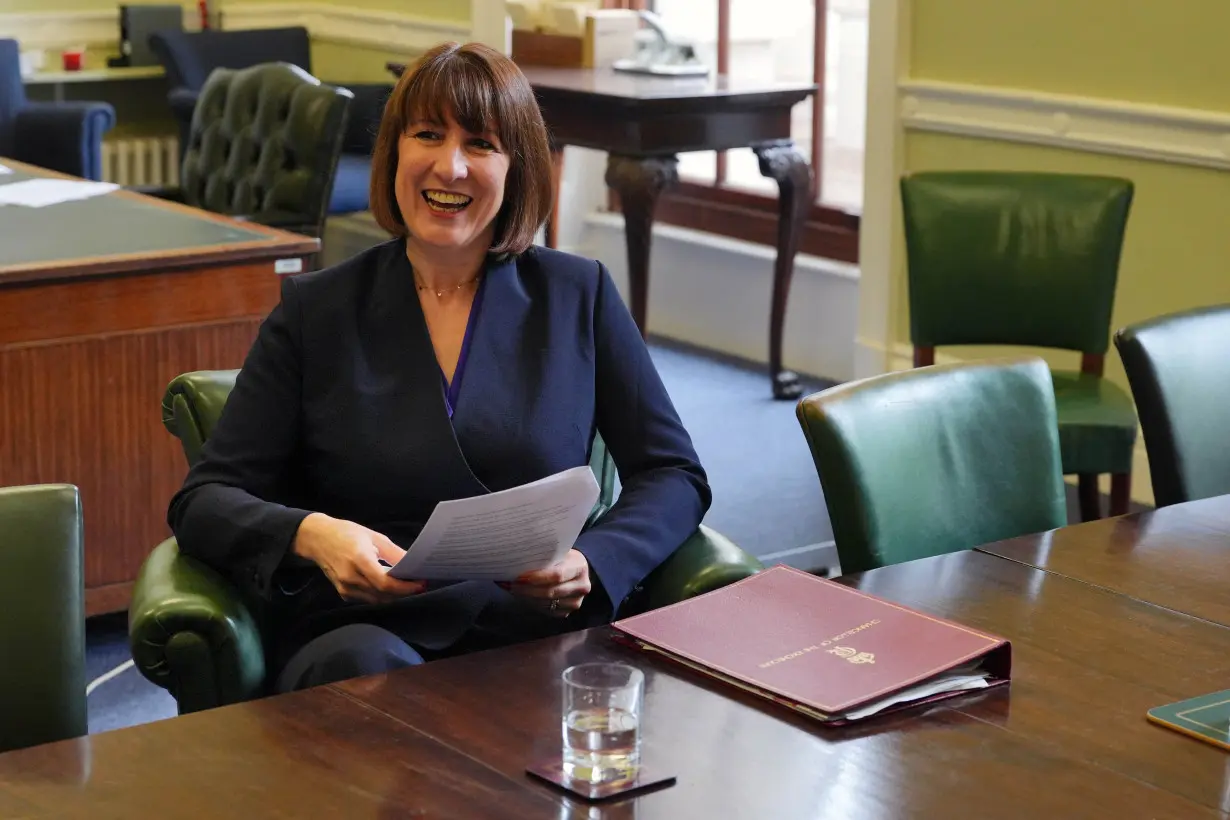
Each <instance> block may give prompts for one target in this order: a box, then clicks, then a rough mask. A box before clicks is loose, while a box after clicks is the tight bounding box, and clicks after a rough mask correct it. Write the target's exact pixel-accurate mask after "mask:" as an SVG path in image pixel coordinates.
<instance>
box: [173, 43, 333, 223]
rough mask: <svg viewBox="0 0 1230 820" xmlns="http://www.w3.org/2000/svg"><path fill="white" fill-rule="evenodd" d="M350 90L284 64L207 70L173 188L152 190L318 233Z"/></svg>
mask: <svg viewBox="0 0 1230 820" xmlns="http://www.w3.org/2000/svg"><path fill="white" fill-rule="evenodd" d="M352 98H353V95H352V94H351V93H350V92H349V91H347V90H346V89H344V88H334V87H332V86H327V85H324V84H322V83H321V82H320V81H319V80H317V79H316V78H315V77H313V76H312V75H310V74H308V73H307V72H306V71H304V70H303V69H301V68H298V67H297V66H293V65H290V64H288V63H265V64H262V65H257V66H252V67H250V68H245V69H240V70H235V69H229V68H218V69H214V71H213V72H212V73H211V74H210V75H209V79H208V80H206V81H205V87H204V88H202V89H201V96H200V99H199V101H198V102H197V106H196V109H195V111H194V112H193V115H192V129H191V132H190V136H189V142H188V146H187V148H186V150H185V151H184V158H183V163H182V165H181V171H180V188H178V189H174V190H165V189H164V190H163V191H160V192H157V195H159V196H164V197H166V198H169V199H175V200H178V201H180V202H183V203H185V204H187V205H192V206H193V207H197V208H203V209H205V210H208V211H214V212H215V213H221V214H228V215H231V216H236V217H240V218H243V219H250V220H252V221H253V222H259V223H261V224H263V225H270V226H272V227H275V228H284V229H286V230H291V231H296V232H298V233H303V234H307V235H309V236H317V237H319V236H320V235H321V232H322V231H323V228H324V220H325V213H326V210H327V206H328V203H329V195H330V193H331V191H332V189H333V180H334V175H335V174H336V172H337V162H338V155H339V154H340V152H341V148H342V138H343V135H344V133H345V130H346V122H347V116H348V111H349V105H350V101H351V99H352Z"/></svg>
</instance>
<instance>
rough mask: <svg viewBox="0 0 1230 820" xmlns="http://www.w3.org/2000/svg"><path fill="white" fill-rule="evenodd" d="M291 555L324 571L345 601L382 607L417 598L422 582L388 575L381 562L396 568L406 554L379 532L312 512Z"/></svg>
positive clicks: (304, 523)
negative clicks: (405, 599)
mask: <svg viewBox="0 0 1230 820" xmlns="http://www.w3.org/2000/svg"><path fill="white" fill-rule="evenodd" d="M291 552H293V553H294V554H295V555H298V556H300V557H302V558H306V559H308V560H309V561H311V562H312V563H314V564H316V566H318V567H320V568H321V570H322V571H324V573H325V576H326V577H327V578H328V579H329V580H330V581H331V582H332V583H333V586H334V587H335V588H336V589H337V593H338V594H339V595H341V596H342V598H343V599H344V600H347V601H355V602H359V603H365V604H381V603H387V602H389V601H395V600H397V599H398V598H404V597H406V596H407V595H416V594H418V593H420V592H422V591H423V590H424V589H425V588H426V586H427V585H426V584H425V583H424V582H422V581H401V580H398V579H397V578H394V577H393V576H391V575H389V571H388V568H387V567H384V566H382V565H381V564H380V561H381V560H384V561H385V562H387V563H388V564H389V565H390V566H395V565H396V564H397V562H398V561H400V560H401V558H402V556H403V555H405V554H406V551H405V550H404V549H402V548H401V547H399V546H397V545H396V544H394V543H393V542H392V541H390V540H389V539H388V538H386V537H384V536H383V535H381V534H380V533H378V532H376V531H374V530H369V529H368V528H367V527H363V526H360V525H359V524H356V523H354V522H353V521H344V520H342V519H338V518H330V517H329V516H327V515H325V514H324V513H312V514H310V515H309V516H308V517H307V518H305V519H303V522H302V523H301V524H300V525H299V532H298V533H296V535H295V540H294V543H292V544H291Z"/></svg>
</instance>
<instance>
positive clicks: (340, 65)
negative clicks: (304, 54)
mask: <svg viewBox="0 0 1230 820" xmlns="http://www.w3.org/2000/svg"><path fill="white" fill-rule="evenodd" d="M415 56H416V55H415V54H408V53H405V52H402V51H392V50H385V49H377V48H370V47H368V46H356V45H349V44H347V43H333V42H329V41H327V40H321V39H319V38H316V39H313V40H312V71H313V72H314V73H315V74H316V75H317V76H318V77H320V78H321V79H322V80H325V81H327V82H334V83H392V82H393V81H394V80H395V79H396V78H395V77H394V76H393V75H392V74H390V73H389V72H388V70H387V69H386V68H385V67H384V66H385V64H386V63H389V62H402V63H404V62H407V61H408V60H412V59H413V58H414V57H415Z"/></svg>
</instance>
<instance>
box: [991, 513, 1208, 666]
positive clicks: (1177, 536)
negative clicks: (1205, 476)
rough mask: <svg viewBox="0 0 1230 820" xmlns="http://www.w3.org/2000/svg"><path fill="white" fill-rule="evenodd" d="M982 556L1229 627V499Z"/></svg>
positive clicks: (999, 546)
mask: <svg viewBox="0 0 1230 820" xmlns="http://www.w3.org/2000/svg"><path fill="white" fill-rule="evenodd" d="M979 549H980V550H981V551H983V552H987V553H990V554H992V555H998V556H1001V557H1003V558H1008V559H1011V560H1013V561H1020V562H1021V563H1023V564H1027V565H1029V566H1033V567H1039V568H1041V569H1045V570H1046V571H1048V572H1053V573H1058V574H1060V575H1066V576H1068V577H1069V578H1075V579H1077V580H1079V581H1084V582H1086V583H1089V584H1094V585H1096V586H1100V587H1104V588H1106V589H1109V590H1113V591H1114V592H1119V593H1122V594H1124V595H1130V596H1132V597H1134V598H1139V599H1140V600H1142V601H1147V602H1149V603H1151V604H1157V605H1158V606H1163V607H1167V608H1168V609H1173V610H1175V611H1177V612H1183V613H1186V614H1188V615H1194V616H1196V617H1197V618H1204V619H1205V620H1209V621H1213V622H1214V623H1218V624H1222V625H1224V626H1230V496H1219V497H1216V498H1208V499H1204V500H1201V501H1191V502H1188V503H1186V504H1176V505H1175V506H1172V507H1163V508H1162V509H1159V510H1155V511H1151V512H1146V513H1138V514H1135V515H1129V516H1124V517H1121V518H1106V519H1102V520H1099V521H1091V522H1089V523H1087V524H1081V525H1079V526H1075V527H1063V528H1062V529H1059V530H1055V531H1054V532H1049V533H1042V534H1040V535H1031V536H1026V537H1023V538H1013V539H1011V540H1008V541H1000V542H998V543H995V544H988V545H986V546H983V547H979ZM1226 686H1227V687H1230V680H1227V682H1226Z"/></svg>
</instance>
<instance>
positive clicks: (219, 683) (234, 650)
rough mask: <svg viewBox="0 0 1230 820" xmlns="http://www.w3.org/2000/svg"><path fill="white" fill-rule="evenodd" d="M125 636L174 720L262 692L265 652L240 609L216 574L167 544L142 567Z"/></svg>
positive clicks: (235, 595) (236, 597) (169, 541)
mask: <svg viewBox="0 0 1230 820" xmlns="http://www.w3.org/2000/svg"><path fill="white" fill-rule="evenodd" d="M128 632H129V644H130V646H131V648H132V656H133V661H134V662H135V664H136V666H137V669H138V670H140V672H141V674H142V675H144V676H145V677H146V678H148V679H149V680H150V681H151V682H152V683H154V684H157V685H158V686H161V687H163V688H164V689H166V690H167V691H169V692H170V693H171V694H172V695H173V696H174V697H175V700H176V702H177V703H178V704H179V712H180V714H187V713H188V712H197V711H200V710H202V709H209V708H212V707H214V706H222V705H225V704H228V703H238V702H240V701H244V700H250V699H251V698H254V697H257V696H259V695H260V694H262V691H263V688H264V680H265V654H264V649H263V646H262V642H261V635H260V630H259V629H258V627H257V625H256V621H255V620H254V619H253V618H252V615H251V613H250V611H249V609H248V607H247V605H246V604H245V603H244V602H243V600H242V599H241V598H240V596H239V594H238V593H237V592H236V590H235V588H234V586H232V585H231V584H230V582H228V581H227V580H225V579H224V578H223V577H222V576H221V575H219V574H218V573H216V572H214V571H213V570H211V569H209V568H208V567H206V566H205V565H204V564H201V563H200V562H198V561H195V560H193V559H192V558H188V557H186V556H182V555H180V554H179V545H178V544H176V542H175V539H174V538H169V539H167V540H166V541H163V542H162V543H161V544H159V545H158V546H157V547H156V548H155V549H154V551H153V553H151V554H150V556H149V558H148V559H146V561H145V565H144V566H143V567H142V569H141V574H140V575H139V576H138V578H137V582H136V587H135V588H134V590H133V598H132V605H131V606H130V608H129V610H128Z"/></svg>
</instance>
